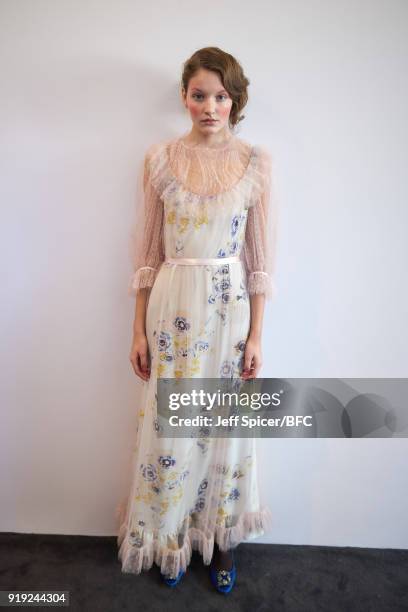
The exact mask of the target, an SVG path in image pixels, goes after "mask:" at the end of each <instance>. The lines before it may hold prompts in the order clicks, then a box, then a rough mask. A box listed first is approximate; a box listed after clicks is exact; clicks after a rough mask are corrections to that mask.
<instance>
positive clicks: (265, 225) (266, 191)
mask: <svg viewBox="0 0 408 612" xmlns="http://www.w3.org/2000/svg"><path fill="white" fill-rule="evenodd" d="M259 173H260V179H261V181H262V190H261V193H260V196H259V197H258V199H257V201H256V202H255V203H254V204H253V205H252V206H251V207H250V208H249V210H248V218H247V225H246V231H245V243H244V248H243V261H244V264H245V269H246V274H247V285H248V293H249V299H250V308H251V323H250V331H249V335H248V339H247V344H246V350H245V362H244V376H243V377H244V378H256V376H257V375H258V372H259V370H260V368H261V366H262V354H261V338H262V327H263V316H264V309H265V301H266V300H268V301H269V300H272V298H273V296H274V293H275V287H274V282H273V274H274V268H275V251H276V234H277V214H276V206H275V201H274V199H272V162H271V157H270V155H269V153H268V152H267V151H266V150H261V155H260V164H259ZM245 370H246V371H247V372H246V373H245Z"/></svg>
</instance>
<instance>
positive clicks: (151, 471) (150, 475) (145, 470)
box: [140, 463, 157, 481]
mask: <svg viewBox="0 0 408 612" xmlns="http://www.w3.org/2000/svg"><path fill="white" fill-rule="evenodd" d="M140 469H141V470H142V476H143V478H144V479H145V480H149V481H151V480H156V478H157V472H156V468H155V467H154V465H153V464H152V463H148V464H147V465H144V464H143V463H142V465H141V466H140Z"/></svg>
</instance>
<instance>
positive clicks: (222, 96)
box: [218, 94, 227, 100]
mask: <svg viewBox="0 0 408 612" xmlns="http://www.w3.org/2000/svg"><path fill="white" fill-rule="evenodd" d="M218 98H223V99H224V100H226V99H227V96H226V95H225V94H220V95H219V96H218Z"/></svg>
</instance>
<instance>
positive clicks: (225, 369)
mask: <svg viewBox="0 0 408 612" xmlns="http://www.w3.org/2000/svg"><path fill="white" fill-rule="evenodd" d="M231 371H232V364H231V362H230V361H228V359H226V360H225V361H223V362H222V364H221V368H220V378H228V377H229V376H230V374H231Z"/></svg>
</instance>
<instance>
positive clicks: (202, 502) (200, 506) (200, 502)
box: [195, 497, 205, 512]
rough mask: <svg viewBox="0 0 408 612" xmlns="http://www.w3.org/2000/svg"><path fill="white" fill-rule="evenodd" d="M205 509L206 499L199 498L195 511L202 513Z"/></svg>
mask: <svg viewBox="0 0 408 612" xmlns="http://www.w3.org/2000/svg"><path fill="white" fill-rule="evenodd" d="M204 508H205V499H204V497H199V498H198V500H197V501H196V504H195V511H196V512H201V510H204Z"/></svg>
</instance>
